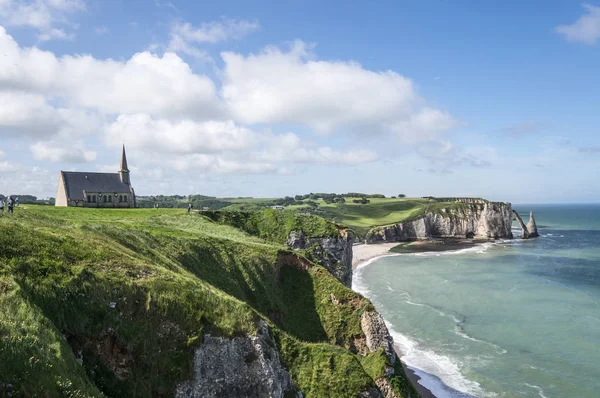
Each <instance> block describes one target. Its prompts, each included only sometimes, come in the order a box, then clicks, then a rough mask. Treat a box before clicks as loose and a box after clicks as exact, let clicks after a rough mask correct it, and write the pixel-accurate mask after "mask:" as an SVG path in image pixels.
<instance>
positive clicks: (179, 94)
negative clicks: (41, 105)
mask: <svg viewBox="0 0 600 398" xmlns="http://www.w3.org/2000/svg"><path fill="white" fill-rule="evenodd" d="M0 52H3V53H5V54H7V56H5V57H0V90H2V89H5V90H6V89H12V90H21V91H27V92H30V93H36V94H44V95H46V96H48V97H53V98H60V99H62V100H63V101H64V102H65V103H67V104H68V105H69V106H71V107H80V108H87V109H92V110H96V111H98V112H101V113H105V114H115V115H116V114H121V113H140V112H141V113H151V114H153V115H159V116H167V117H182V116H189V117H193V118H210V117H213V118H214V117H217V118H218V117H219V113H220V112H221V110H220V108H219V100H218V97H217V89H216V87H215V85H214V83H213V81H212V80H211V79H210V78H208V77H206V76H204V75H197V74H195V73H193V72H192V70H191V69H190V67H189V65H188V64H186V63H185V62H184V61H183V60H182V59H181V58H179V57H178V56H177V55H175V54H173V53H165V54H164V55H163V56H158V55H156V54H152V53H149V52H141V53H137V54H134V55H133V56H132V57H131V58H130V59H129V60H127V61H123V62H120V61H114V60H111V59H107V60H98V59H95V58H93V57H92V56H89V55H77V56H63V57H61V58H57V57H56V56H55V55H54V54H53V53H51V52H49V51H41V50H39V49H38V48H35V47H33V48H20V47H19V45H18V44H17V43H16V42H15V40H14V39H13V38H12V37H11V36H10V35H8V34H7V33H6V31H5V30H4V29H3V28H2V27H0Z"/></svg>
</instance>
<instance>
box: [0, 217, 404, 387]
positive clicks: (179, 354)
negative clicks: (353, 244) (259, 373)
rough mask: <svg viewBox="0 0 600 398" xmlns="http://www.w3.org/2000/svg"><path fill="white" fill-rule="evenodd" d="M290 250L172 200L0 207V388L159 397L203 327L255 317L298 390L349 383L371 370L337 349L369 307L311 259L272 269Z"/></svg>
mask: <svg viewBox="0 0 600 398" xmlns="http://www.w3.org/2000/svg"><path fill="white" fill-rule="evenodd" d="M267 219H268V218H267ZM268 222H269V223H270V222H273V220H271V221H268ZM268 225H270V224H268ZM259 236H260V234H259ZM275 240H278V239H275ZM290 256H291V257H290ZM295 256H296V255H295V254H291V253H289V252H287V251H285V250H283V248H282V246H280V245H279V244H276V243H270V242H269V241H266V240H262V239H260V238H258V237H253V236H250V235H249V234H247V233H245V232H242V231H241V230H238V229H235V228H232V227H228V226H223V225H217V224H215V223H213V222H211V221H209V220H207V219H205V218H204V217H200V216H197V215H187V214H186V212H185V211H184V210H171V209H159V210H155V209H137V210H113V209H65V208H54V207H52V208H47V207H36V206H22V207H20V208H18V209H17V210H16V213H15V214H14V215H11V216H8V215H4V216H2V217H0V306H1V308H2V313H3V314H5V315H3V316H2V317H1V318H0V359H1V360H0V395H2V392H3V390H2V389H4V390H5V391H9V390H8V387H6V385H7V384H11V385H12V387H11V389H12V391H13V392H15V393H17V395H20V394H23V395H40V394H41V393H42V392H47V393H48V394H49V395H51V396H53V395H66V396H100V395H102V392H104V393H106V394H107V395H109V396H150V395H171V394H172V393H173V389H174V387H175V385H176V383H177V382H179V381H182V380H186V379H189V377H190V375H191V364H192V361H193V349H194V348H195V347H197V346H198V345H199V344H201V343H202V336H203V334H204V333H205V332H208V333H212V334H217V335H222V336H234V335H240V334H247V333H253V332H255V331H256V322H257V320H258V319H259V318H263V319H266V320H267V321H268V322H269V323H270V325H271V327H272V330H273V334H274V335H275V338H276V341H277V342H278V345H279V348H280V351H281V354H282V358H283V360H284V362H285V363H286V364H287V366H288V368H289V369H290V372H291V374H292V376H293V379H294V381H295V382H296V384H297V385H298V387H299V388H300V389H301V390H302V391H303V392H304V393H305V394H306V395H305V396H353V395H356V393H358V392H359V391H363V390H365V389H367V388H368V387H370V386H372V385H373V378H374V377H375V378H376V377H377V376H378V374H379V375H381V374H383V371H384V369H383V368H384V367H383V365H382V364H381V363H380V362H381V361H379V360H377V359H376V358H377V357H378V356H379V355H380V354H378V353H374V354H371V355H370V356H369V357H367V358H364V357H360V356H359V355H356V354H351V353H350V352H349V351H347V350H346V349H344V348H342V347H349V346H351V344H352V341H353V336H355V335H358V334H360V333H361V331H360V324H359V322H360V314H361V313H362V312H363V311H366V310H372V309H373V307H372V305H371V303H370V302H369V301H368V300H366V299H364V298H362V297H361V296H359V295H357V294H356V293H354V292H352V291H351V290H349V289H347V288H345V287H344V286H343V285H342V284H341V283H339V282H338V281H337V280H336V279H335V278H333V276H331V275H330V274H329V273H328V272H327V271H326V270H325V269H323V268H321V267H319V266H311V267H310V268H309V269H308V270H300V269H297V268H294V267H285V266H284V267H282V268H281V269H280V270H279V272H277V271H278V268H279V267H278V264H279V265H281V264H283V263H286V262H290V261H292V262H294V261H295V262H296V263H298V262H300V261H301V260H300V259H298V258H296V257H295ZM290 259H291V260H290ZM276 275H278V277H277V276H276ZM331 294H333V295H335V296H336V298H337V299H338V300H340V301H341V303H342V304H339V305H337V306H333V304H332V303H331V298H330V297H331V296H330V295H331ZM369 358H373V359H372V360H369ZM365 360H366V361H367V362H365ZM78 361H79V362H82V363H83V366H80V365H79V364H78ZM364 363H367V364H368V365H369V366H365V367H363V364H364ZM373 364H378V365H377V366H373ZM404 382H405V379H404V378H403V377H397V378H396V384H397V385H398V388H397V389H398V391H406V385H405V383H404ZM101 391H102V392H101Z"/></svg>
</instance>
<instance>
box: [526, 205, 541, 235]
mask: <svg viewBox="0 0 600 398" xmlns="http://www.w3.org/2000/svg"><path fill="white" fill-rule="evenodd" d="M527 232H528V233H529V237H530V238H537V237H538V236H540V234H539V233H538V230H537V224H536V223H535V218H534V217H533V212H532V211H530V212H529V222H528V223H527Z"/></svg>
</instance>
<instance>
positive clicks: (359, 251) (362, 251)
mask: <svg viewBox="0 0 600 398" xmlns="http://www.w3.org/2000/svg"><path fill="white" fill-rule="evenodd" d="M486 242H489V240H454V239H453V240H421V241H413V242H405V243H403V242H392V243H389V242H387V243H374V244H366V243H361V244H357V245H354V246H353V247H352V255H353V256H352V271H353V272H355V271H356V270H357V269H358V268H359V267H360V266H363V265H367V264H370V263H371V262H372V261H374V260H376V259H378V258H381V257H387V256H393V255H400V254H410V253H424V252H440V251H452V250H463V249H468V248H471V247H474V246H477V245H479V244H482V243H486ZM398 246H399V249H400V250H398V249H397V250H398V252H395V253H392V252H390V249H392V248H394V247H398ZM352 290H354V286H352ZM355 291H356V290H355ZM394 351H396V355H397V357H398V359H399V360H400V363H401V364H402V368H403V369H404V372H405V373H406V376H407V377H408V380H409V381H410V383H411V384H412V386H413V387H414V388H415V390H417V392H418V393H419V395H420V396H421V398H436V396H435V395H434V394H433V392H432V391H431V390H429V389H428V388H427V387H425V386H424V385H422V384H420V383H419V381H420V380H421V379H422V377H420V376H419V375H417V373H416V372H415V371H414V370H413V369H411V368H410V367H409V366H408V365H407V364H406V363H405V362H404V361H403V360H402V357H403V353H402V350H401V349H400V347H399V346H398V345H397V344H396V342H394ZM432 376H434V377H435V375H432ZM446 387H448V386H446ZM448 389H451V388H450V387H448Z"/></svg>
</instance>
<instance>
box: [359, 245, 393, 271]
mask: <svg viewBox="0 0 600 398" xmlns="http://www.w3.org/2000/svg"><path fill="white" fill-rule="evenodd" d="M396 246H398V243H397V242H393V243H374V244H366V243H361V244H358V245H354V246H352V271H356V269H357V268H358V267H359V266H360V265H362V264H364V263H366V262H367V261H369V260H373V259H375V258H378V257H383V256H386V255H390V254H393V253H390V249H391V248H393V247H396Z"/></svg>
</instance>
